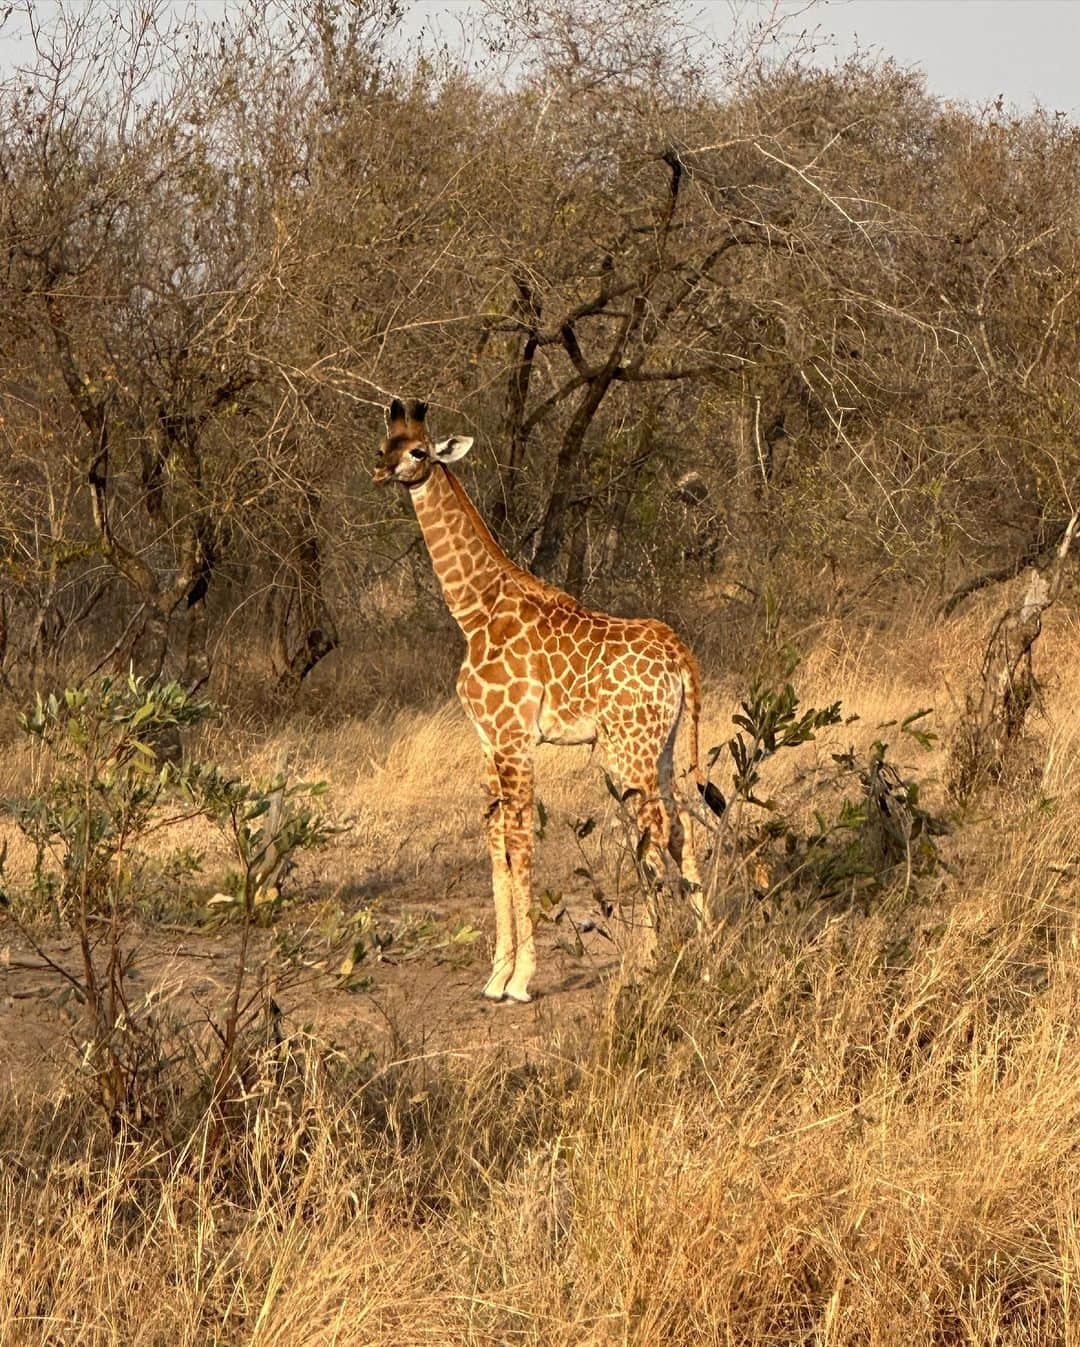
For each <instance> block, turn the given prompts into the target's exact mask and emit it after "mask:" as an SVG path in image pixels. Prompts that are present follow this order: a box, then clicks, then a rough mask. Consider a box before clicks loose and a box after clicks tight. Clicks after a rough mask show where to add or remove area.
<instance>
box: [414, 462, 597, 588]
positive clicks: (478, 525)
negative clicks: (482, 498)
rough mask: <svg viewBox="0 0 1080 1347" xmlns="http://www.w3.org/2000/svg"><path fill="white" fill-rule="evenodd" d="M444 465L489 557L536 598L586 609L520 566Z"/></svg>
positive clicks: (463, 488)
mask: <svg viewBox="0 0 1080 1347" xmlns="http://www.w3.org/2000/svg"><path fill="white" fill-rule="evenodd" d="M441 466H442V470H443V472H445V473H446V476H447V478H448V479H449V482H450V489H451V490H452V491H453V493H454V495H455V496H456V497H457V500H458V504H459V505H460V506H461V508H462V510H464V512H465V514H466V515H468V517H469V520H470V521H471V523H472V526H473V528H474V529H475V530H476V535H477V537H478V538H479V539H480V544H481V546H482V547H483V548H484V549H485V551H487V553H488V554H489V555H490V556H493V557H496V558H498V559H499V560H500V561H503V562H505V563H506V566H507V568H508V570H509V571H510V573H511V575H512V577H513V579H514V581H515V582H516V583H517V584H518V586H519V587H520V588H521V589H523V590H524V591H525V592H526V593H529V594H532V595H535V596H536V597H537V598H542V599H545V600H546V601H547V602H548V603H552V604H554V605H555V606H556V607H559V608H564V609H566V610H567V611H570V612H581V611H584V610H583V609H582V607H581V604H580V603H578V601H577V599H575V598H574V597H573V595H571V594H567V593H566V591H565V590H562V589H559V588H557V587H556V586H555V585H549V584H547V583H546V581H544V580H541V579H540V578H539V576H536V575H533V574H532V572H531V571H527V570H525V569H524V568H523V567H521V566H518V565H517V564H516V563H515V562H513V561H512V560H511V559H510V558H509V557H508V556H507V555H506V553H505V552H504V551H503V549H502V548H501V547H500V546H499V544H498V543H497V542H496V540H495V536H494V535H493V534H492V532H491V529H490V528H488V525H487V522H486V520H485V519H484V516H483V515H482V514H481V513H480V511H479V510H478V509H477V508H476V506H475V505H474V504H473V501H472V498H471V497H470V495H469V493H468V492H467V491H466V490H465V487H464V486H463V485H462V484H461V482H459V481H458V479H457V478H456V477H455V476H454V474H453V473H452V472H451V471H450V469H449V468H447V467H446V466H445V465H441Z"/></svg>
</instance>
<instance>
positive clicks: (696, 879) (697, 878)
mask: <svg viewBox="0 0 1080 1347" xmlns="http://www.w3.org/2000/svg"><path fill="white" fill-rule="evenodd" d="M678 730H679V722H678V719H676V721H675V723H674V725H672V727H671V733H670V734H669V735H668V738H667V742H666V743H665V744H664V748H663V751H662V752H661V754H660V761H659V764H658V766H659V769H660V789H661V791H662V792H663V796H664V801H665V803H666V804H667V807H668V811H669V814H670V818H671V830H670V835H669V837H668V844H667V846H668V851H669V853H670V854H671V858H672V860H673V861H674V862H675V864H676V865H677V866H678V867H679V874H680V875H682V878H683V883H684V885H685V887H686V889H687V890H688V892H689V895H690V905H691V907H692V908H693V911H694V917H695V919H696V920H697V924H698V928H699V929H700V928H701V927H702V926H704V925H705V922H706V915H707V914H706V911H705V895H704V892H703V890H702V886H701V872H700V871H699V870H698V864H697V856H696V854H695V851H694V823H693V819H692V817H691V815H690V814H688V813H687V812H686V810H685V809H680V808H679V807H678V804H677V803H676V798H675V789H674V784H675V765H674V764H675V738H676V735H677V734H678Z"/></svg>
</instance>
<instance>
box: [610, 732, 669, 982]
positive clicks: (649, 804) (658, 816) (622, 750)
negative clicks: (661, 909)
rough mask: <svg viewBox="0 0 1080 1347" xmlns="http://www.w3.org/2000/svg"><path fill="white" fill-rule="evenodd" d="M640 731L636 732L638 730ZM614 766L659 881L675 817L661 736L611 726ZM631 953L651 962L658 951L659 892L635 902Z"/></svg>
mask: <svg viewBox="0 0 1080 1347" xmlns="http://www.w3.org/2000/svg"><path fill="white" fill-rule="evenodd" d="M635 731H636V732H635ZM607 741H608V747H609V751H610V755H611V766H612V769H613V771H614V773H615V777H616V779H617V780H618V782H619V785H620V787H621V789H622V791H623V793H624V795H626V794H629V793H630V792H633V794H632V797H631V798H630V799H628V800H627V803H628V804H632V805H633V807H634V810H635V814H636V821H637V826H638V831H639V833H640V835H641V838H642V840H643V843H644V855H643V860H644V862H645V865H646V867H647V870H648V871H650V872H651V874H652V876H653V878H654V879H655V880H656V881H662V880H663V878H664V874H665V871H666V865H665V861H664V852H665V851H666V850H668V849H669V846H670V837H671V826H672V820H671V816H670V815H669V813H668V809H667V805H666V804H665V801H664V796H663V792H662V790H661V783H660V773H659V761H658V760H659V757H660V754H659V752H658V748H659V745H658V737H657V736H656V735H655V734H654V733H651V732H643V731H642V730H640V729H639V728H638V727H636V726H633V727H630V729H629V730H628V731H627V732H625V733H620V732H619V730H618V729H616V730H614V731H613V730H612V728H611V727H609V728H608V735H607ZM631 922H632V932H631V940H630V953H631V959H632V961H633V962H635V963H638V964H641V965H648V964H649V963H651V962H652V960H653V959H654V957H655V952H656V912H655V894H654V893H646V894H645V895H644V897H643V900H642V901H641V902H640V903H637V904H635V906H634V911H633V914H632V917H631Z"/></svg>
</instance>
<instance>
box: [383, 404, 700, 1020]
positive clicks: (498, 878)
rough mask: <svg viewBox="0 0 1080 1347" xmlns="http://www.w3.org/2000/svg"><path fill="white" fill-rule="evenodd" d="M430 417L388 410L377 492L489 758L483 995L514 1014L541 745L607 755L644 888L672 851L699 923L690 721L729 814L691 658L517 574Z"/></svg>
mask: <svg viewBox="0 0 1080 1347" xmlns="http://www.w3.org/2000/svg"><path fill="white" fill-rule="evenodd" d="M426 413H427V405H426V403H423V402H412V403H410V404H409V407H408V409H407V410H406V408H405V406H404V405H403V404H402V403H401V402H400V401H399V400H398V399H396V398H395V399H394V401H393V402H392V403H391V404H390V407H389V409H388V411H387V414H386V438H385V439H384V440H383V443H382V446H381V448H380V450H379V454H378V465H377V467H376V469H375V474H374V480H375V481H376V482H390V481H395V482H399V483H401V484H402V485H403V486H405V487H407V488H408V491H409V495H410V497H411V499H412V503H413V508H414V509H415V510H416V517H417V519H418V520H419V521H420V528H421V529H422V531H423V534H424V540H425V542H426V543H427V547H428V551H429V552H430V554H431V562H432V565H433V566H434V568H435V574H436V576H437V577H438V579H439V583H440V585H441V586H442V591H443V595H444V597H445V599H446V603H447V606H448V607H449V609H450V612H451V614H452V616H453V617H454V619H455V620H456V621H457V624H458V626H459V627H460V628H461V630H462V632H463V633H464V635H465V640H466V642H467V648H466V653H465V661H464V663H463V664H462V666H461V672H460V674H459V675H458V680H457V691H458V696H459V697H460V698H461V702H462V705H463V706H464V708H465V713H466V715H467V716H468V717H469V719H470V720H471V721H472V723H473V725H474V726H475V727H476V732H477V734H478V735H479V736H480V741H481V743H482V745H483V748H484V755H485V759H486V764H487V783H488V790H489V791H490V793H491V797H492V803H491V806H490V808H489V810H488V845H489V848H490V851H491V869H492V887H493V889H494V897H495V956H494V960H493V964H492V970H491V977H490V978H489V979H488V982H487V986H486V987H485V988H484V995H485V996H487V997H490V998H491V999H493V1000H501V999H502V998H503V997H508V998H509V999H510V1000H513V1001H522V1002H524V1001H528V1000H530V996H529V979H530V978H531V977H532V975H533V971H534V969H535V967H536V954H535V948H534V942H533V924H532V919H531V917H530V911H531V895H530V870H531V862H532V850H533V830H532V808H533V752H534V749H535V747H536V745H537V744H540V743H546V744H586V743H594V742H595V741H596V740H597V739H599V740H600V741H601V742H602V744H603V745H604V747H605V749H606V752H607V755H608V758H609V760H610V765H611V768H612V770H613V773H614V775H615V777H616V779H617V780H618V781H619V782H620V784H621V786H622V787H623V789H624V790H626V791H635V792H637V794H636V807H637V820H638V825H639V827H640V828H641V829H642V831H643V832H645V830H647V833H648V841H647V847H648V851H647V855H648V860H649V863H650V865H651V867H652V869H653V871H654V873H655V874H657V875H660V874H662V873H663V857H662V849H663V848H665V847H666V848H667V850H668V851H669V852H670V854H671V855H672V857H673V858H674V860H675V862H676V864H677V865H678V866H679V869H680V871H681V873H682V876H683V878H684V880H685V881H686V882H687V884H688V885H689V886H690V890H691V894H692V896H693V902H694V905H695V912H696V914H697V917H698V920H699V922H700V921H701V920H702V919H703V915H704V914H703V910H702V903H701V888H700V877H699V875H698V870H697V864H696V861H695V858H694V852H693V845H692V839H691V837H690V827H689V822H690V820H689V816H688V814H687V813H686V812H685V810H684V809H682V808H678V807H675V805H674V761H673V760H674V748H675V737H676V733H677V730H678V727H679V721H680V718H681V716H682V713H683V711H684V709H685V710H687V711H688V712H689V716H690V750H691V764H690V771H691V772H692V773H693V775H694V777H695V780H696V784H697V787H698V789H699V790H700V791H701V793H702V795H704V797H705V799H706V801H707V803H708V804H709V806H710V807H711V808H712V809H713V811H714V812H715V813H720V812H721V810H722V809H723V807H724V801H723V797H722V796H721V795H720V792H719V791H717V790H716V788H715V787H714V786H712V785H711V784H709V783H707V782H706V781H705V778H704V776H703V774H702V772H701V770H700V768H699V767H698V709H699V704H700V695H699V679H698V670H697V662H696V661H695V659H694V657H693V655H692V654H691V653H690V651H689V650H688V649H687V648H686V646H685V645H683V643H682V642H681V641H680V640H679V638H678V637H677V636H676V635H675V633H674V632H673V631H672V630H671V629H670V627H666V626H664V624H663V623H662V622H654V621H650V620H648V619H634V620H629V619H626V618H621V617H609V616H607V615H606V614H604V613H594V612H591V611H590V610H589V609H587V608H583V607H582V606H581V604H579V603H578V602H576V600H574V599H572V598H571V597H570V596H569V595H568V594H564V593H563V592H562V591H561V590H558V589H555V588H554V587H553V586H551V585H546V584H544V583H543V582H542V581H541V580H538V579H537V578H536V577H535V576H533V575H530V574H529V572H528V571H524V570H522V569H521V568H520V567H519V566H515V565H514V563H513V562H512V561H511V560H510V558H509V557H508V556H507V555H506V553H505V552H503V550H502V549H501V548H500V547H499V545H498V543H496V541H495V539H494V538H493V537H492V535H491V533H490V531H489V530H488V528H487V526H486V525H485V523H484V521H483V519H482V518H481V516H480V513H479V511H478V510H477V509H476V507H475V506H474V505H473V503H472V501H471V500H470V499H469V497H468V495H467V494H466V491H465V488H464V487H463V486H462V485H461V483H460V482H459V481H458V480H457V478H456V477H455V476H454V474H453V473H452V472H451V471H450V469H449V468H448V467H447V464H450V463H456V462H457V461H458V460H459V459H461V458H464V456H465V455H466V454H467V453H468V451H469V449H470V448H471V446H472V439H471V438H469V437H468V436H462V435H453V436H451V437H450V438H449V439H447V440H442V441H441V442H440V443H438V444H435V443H433V441H432V440H431V439H430V438H429V436H428V432H427V428H426V426H425V424H424V418H425V416H426ZM691 807H693V806H691ZM698 808H700V806H698V807H697V808H694V812H695V813H697V812H698ZM698 817H699V818H700V817H702V815H701V814H698Z"/></svg>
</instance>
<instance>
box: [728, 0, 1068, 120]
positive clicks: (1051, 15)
mask: <svg viewBox="0 0 1080 1347" xmlns="http://www.w3.org/2000/svg"><path fill="white" fill-rule="evenodd" d="M711 8H715V9H716V11H717V15H718V17H719V12H720V11H721V10H723V9H725V8H726V6H725V5H716V6H714V7H711ZM802 21H803V22H805V23H807V24H813V23H816V24H819V25H820V27H821V30H822V32H823V33H827V34H832V35H834V36H835V39H836V49H837V51H838V52H840V53H842V54H845V55H846V54H848V53H850V52H853V51H855V50H856V49H857V48H858V47H860V46H861V47H871V48H880V49H881V50H882V51H884V52H886V53H888V55H890V56H894V57H896V58H897V60H899V61H901V62H902V63H903V64H905V65H918V66H921V67H922V68H923V70H925V71H926V75H927V79H928V82H929V85H930V88H931V89H932V90H933V91H934V92H935V93H938V94H941V95H942V96H943V97H945V98H964V99H968V100H971V101H973V102H976V103H980V102H985V101H986V100H988V99H995V98H997V97H998V96H999V95H1001V94H1004V96H1005V98H1006V99H1007V100H1009V101H1011V102H1013V103H1017V104H1019V105H1020V106H1021V107H1030V106H1031V105H1032V104H1033V103H1035V102H1039V103H1042V104H1043V105H1044V106H1045V107H1048V108H1051V109H1053V110H1055V111H1057V110H1059V109H1060V110H1062V111H1065V112H1069V113H1071V114H1072V115H1074V116H1077V115H1080V0H822V2H821V3H819V4H818V5H816V6H815V7H814V9H813V10H812V11H811V12H810V13H809V14H806V15H805V16H804V19H803V20H802Z"/></svg>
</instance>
